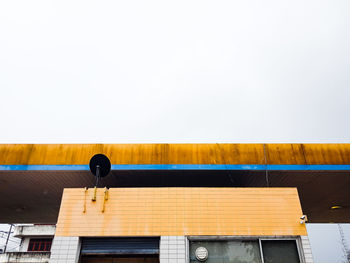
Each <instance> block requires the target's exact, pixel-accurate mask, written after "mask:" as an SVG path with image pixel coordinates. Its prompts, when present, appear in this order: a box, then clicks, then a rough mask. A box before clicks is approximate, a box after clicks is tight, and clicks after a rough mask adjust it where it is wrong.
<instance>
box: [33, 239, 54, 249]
mask: <svg viewBox="0 0 350 263" xmlns="http://www.w3.org/2000/svg"><path fill="white" fill-rule="evenodd" d="M51 244H52V238H46V239H38V238H33V239H30V241H29V246H28V251H50V249H51Z"/></svg>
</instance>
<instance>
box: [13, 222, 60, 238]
mask: <svg viewBox="0 0 350 263" xmlns="http://www.w3.org/2000/svg"><path fill="white" fill-rule="evenodd" d="M55 231H56V225H18V226H16V227H15V229H14V233H13V236H14V237H18V238H21V237H25V236H27V237H53V236H54V235H55Z"/></svg>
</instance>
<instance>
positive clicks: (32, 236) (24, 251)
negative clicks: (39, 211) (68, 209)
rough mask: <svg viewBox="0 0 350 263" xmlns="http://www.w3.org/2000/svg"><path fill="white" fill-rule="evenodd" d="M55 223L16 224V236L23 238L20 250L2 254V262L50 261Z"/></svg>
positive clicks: (41, 262)
mask: <svg viewBox="0 0 350 263" xmlns="http://www.w3.org/2000/svg"><path fill="white" fill-rule="evenodd" d="M55 229H56V226H55V225H34V224H32V225H29V224H26V225H16V226H15V230H14V235H13V236H14V237H16V238H19V239H20V240H21V243H20V246H19V250H18V251H15V252H6V253H3V254H0V262H9V263H15V262H16V263H17V262H19V263H27V262H28V263H29V262H30V263H33V262H35V263H48V262H49V260H50V251H51V245H52V240H53V237H54V235H55Z"/></svg>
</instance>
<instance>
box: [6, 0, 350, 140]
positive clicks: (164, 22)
mask: <svg viewBox="0 0 350 263" xmlns="http://www.w3.org/2000/svg"><path fill="white" fill-rule="evenodd" d="M349 14H350V1H349V0H308V1H305V0H295V1H285V0H265V1H253V0H248V1H232V0H229V1H221V0H215V1H214V0H211V1H207V0H198V1H197V0H190V1H189V0H186V1H182V0H177V1H164V0H159V1H155V0H148V1H141V0H140V1H138V0H128V1H114V0H113V1H107V0H106V1H89V0H84V1H71V0H69V1H64V0H60V1H48V0H43V1H36V0H32V1H27V0H24V1H16V0H11V1H7V0H5V1H1V2H0V89H1V93H0V98H1V103H0V112H1V123H2V124H1V129H0V143H40V142H42V143H44V142H45V143H46V142H58V143H62V142H76V143H78V142H109V143H113V142H114V143H127V142H141V143H142V142H350V122H349V112H350V103H349V98H350V74H349V73H350V48H349V47H350V30H349V29H350V15H349Z"/></svg>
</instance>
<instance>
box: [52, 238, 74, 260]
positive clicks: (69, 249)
mask: <svg viewBox="0 0 350 263" xmlns="http://www.w3.org/2000/svg"><path fill="white" fill-rule="evenodd" d="M79 254H80V240H79V237H55V238H54V240H53V242H52V247H51V257H50V263H77V262H78V261H79Z"/></svg>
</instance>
